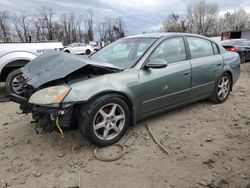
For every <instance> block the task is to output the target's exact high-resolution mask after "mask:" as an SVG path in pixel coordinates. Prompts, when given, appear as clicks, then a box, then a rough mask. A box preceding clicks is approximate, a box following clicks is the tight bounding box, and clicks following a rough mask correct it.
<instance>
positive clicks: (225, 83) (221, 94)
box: [218, 76, 230, 100]
mask: <svg viewBox="0 0 250 188" xmlns="http://www.w3.org/2000/svg"><path fill="white" fill-rule="evenodd" d="M229 89H230V79H229V78H228V77H227V76H223V77H222V78H221V80H220V81H219V84H218V98H219V99H220V100H224V99H225V98H226V97H227V95H228V93H229Z"/></svg>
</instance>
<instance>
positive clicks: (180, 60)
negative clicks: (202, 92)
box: [139, 37, 191, 116]
mask: <svg viewBox="0 0 250 188" xmlns="http://www.w3.org/2000/svg"><path fill="white" fill-rule="evenodd" d="M154 59H161V60H164V61H166V62H167V63H168V66H167V67H165V68H161V69H153V68H149V69H143V70H141V71H140V74H139V76H140V78H139V79H140V83H141V84H140V92H141V101H142V103H141V113H142V115H143V116H145V115H149V114H151V113H153V112H155V111H159V110H163V109H165V108H168V107H171V106H174V105H177V104H180V103H184V102H186V101H188V100H189V99H190V94H191V64H190V61H189V60H186V50H185V45H184V41H183V38H182V37H174V38H170V39H166V40H165V41H163V42H162V43H161V44H160V45H159V46H158V47H157V48H156V49H155V50H154V52H153V53H152V54H151V55H150V57H149V59H148V62H154Z"/></svg>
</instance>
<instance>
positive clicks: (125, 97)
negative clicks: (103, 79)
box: [77, 90, 136, 125]
mask: <svg viewBox="0 0 250 188" xmlns="http://www.w3.org/2000/svg"><path fill="white" fill-rule="evenodd" d="M110 94H111V95H117V96H118V97H120V98H122V99H123V100H124V101H125V102H126V103H127V105H128V106H129V109H131V110H130V115H131V125H135V122H136V109H135V105H134V104H133V102H132V100H131V98H130V97H129V96H128V95H127V94H125V93H124V92H120V91H112V90H106V91H102V92H99V93H96V94H95V95H93V96H92V97H90V98H89V99H88V100H87V101H83V102H79V103H77V106H78V105H81V104H88V103H89V102H91V101H93V100H95V99H97V98H98V97H101V96H103V95H110Z"/></svg>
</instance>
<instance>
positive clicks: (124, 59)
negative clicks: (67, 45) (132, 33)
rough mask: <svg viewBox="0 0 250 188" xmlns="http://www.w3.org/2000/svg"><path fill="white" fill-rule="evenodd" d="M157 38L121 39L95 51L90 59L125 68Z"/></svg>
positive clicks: (140, 55)
mask: <svg viewBox="0 0 250 188" xmlns="http://www.w3.org/2000/svg"><path fill="white" fill-rule="evenodd" d="M156 40H157V39H156V38H124V39H119V40H117V41H115V42H113V43H111V44H109V45H107V46H106V47H104V48H102V49H101V50H99V51H97V52H96V53H94V54H93V55H92V56H90V59H93V60H94V61H101V62H103V61H104V62H107V63H110V64H113V65H115V66H117V67H121V68H125V69H127V68H131V67H132V66H134V65H135V63H136V62H137V61H138V60H139V59H140V58H141V57H142V56H143V54H144V53H145V52H146V51H147V50H148V49H149V48H150V46H151V45H152V44H153V43H154V42H155V41H156Z"/></svg>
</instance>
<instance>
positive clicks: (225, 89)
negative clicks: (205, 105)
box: [210, 73, 232, 103]
mask: <svg viewBox="0 0 250 188" xmlns="http://www.w3.org/2000/svg"><path fill="white" fill-rule="evenodd" d="M231 87H232V79H231V76H230V75H229V74H228V73H224V74H223V75H222V76H221V77H220V79H219V80H218V81H217V82H216V84H215V88H214V92H213V95H212V97H211V98H210V100H212V101H213V102H215V103H223V102H224V101H226V100H227V98H228V96H229V94H230V91H231Z"/></svg>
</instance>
